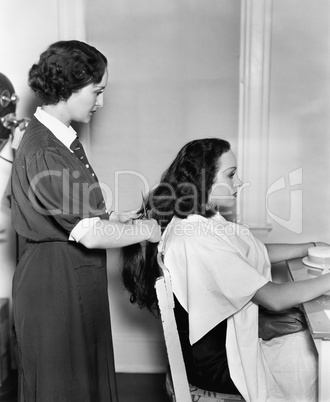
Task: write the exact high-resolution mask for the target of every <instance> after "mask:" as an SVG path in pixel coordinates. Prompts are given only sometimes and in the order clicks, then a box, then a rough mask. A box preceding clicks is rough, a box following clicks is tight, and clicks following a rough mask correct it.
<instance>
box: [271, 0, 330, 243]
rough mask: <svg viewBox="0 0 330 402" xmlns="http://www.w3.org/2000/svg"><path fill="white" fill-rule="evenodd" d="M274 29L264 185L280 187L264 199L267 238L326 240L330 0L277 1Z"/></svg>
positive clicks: (329, 223)
mask: <svg viewBox="0 0 330 402" xmlns="http://www.w3.org/2000/svg"><path fill="white" fill-rule="evenodd" d="M272 27H273V28H272V53H271V74H270V120H269V153H268V158H269V160H268V166H269V175H268V186H271V185H272V184H274V183H276V182H277V181H278V180H279V179H281V177H283V178H284V180H285V188H283V189H279V190H278V191H276V192H274V193H272V194H271V195H269V199H268V201H269V209H270V211H271V212H272V213H274V215H275V220H274V219H272V218H269V222H270V223H271V225H272V231H271V232H270V233H269V241H270V242H275V241H283V242H294V243H296V242H304V241H311V240H312V241H319V240H323V241H327V242H329V243H330V186H329V183H330V159H329V155H330V135H329V134H330V133H329V131H330V114H329V110H330V58H329V52H330V40H329V34H330V32H329V29H330V28H329V27H330V2H329V1H328V0H315V1H310V0H285V1H283V0H280V1H278V0H276V1H274V2H273V23H272ZM298 169H302V171H301V176H302V177H301V180H300V177H299V175H300V171H299V170H298ZM297 170H298V171H297ZM296 171H297V173H296V174H297V176H296V178H297V179H298V181H297V183H296V184H294V182H292V181H291V183H292V185H291V186H290V182H289V174H290V173H291V172H293V173H291V174H293V175H294V174H295V173H294V172H296ZM291 179H292V177H291ZM300 182H301V183H300ZM299 191H301V193H300V192H299ZM295 197H296V198H295ZM300 198H301V199H302V206H301V208H300ZM290 200H292V205H291V207H290V203H291V202H290ZM277 217H280V218H281V219H284V220H286V221H287V222H284V223H285V225H286V226H287V227H284V226H283V225H282V224H281V223H283V222H281V221H280V222H279V221H278V220H277ZM299 221H301V222H302V225H299ZM299 232H300V233H299Z"/></svg>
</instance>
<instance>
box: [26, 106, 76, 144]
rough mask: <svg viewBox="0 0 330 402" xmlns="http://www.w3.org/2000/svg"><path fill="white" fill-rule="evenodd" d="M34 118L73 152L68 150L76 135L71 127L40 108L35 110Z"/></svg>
mask: <svg viewBox="0 0 330 402" xmlns="http://www.w3.org/2000/svg"><path fill="white" fill-rule="evenodd" d="M34 116H35V117H36V118H37V119H38V120H39V121H40V123H42V124H43V125H44V126H46V127H47V128H48V129H49V130H50V131H51V132H52V133H53V134H54V135H55V137H56V138H57V139H58V140H60V141H61V142H62V144H64V145H65V146H66V147H67V148H68V149H69V150H70V152H73V151H72V149H70V145H71V144H72V142H73V141H74V140H75V139H76V138H77V133H76V131H75V130H74V129H73V128H72V127H71V126H69V127H67V126H66V125H65V124H63V123H62V122H61V121H59V120H58V119H56V118H55V117H53V116H51V115H50V114H49V113H47V112H45V111H44V110H42V109H41V107H38V108H37V110H36V112H35V114H34Z"/></svg>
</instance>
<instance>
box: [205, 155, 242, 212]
mask: <svg viewBox="0 0 330 402" xmlns="http://www.w3.org/2000/svg"><path fill="white" fill-rule="evenodd" d="M219 165H220V168H219V171H218V174H217V176H216V180H215V182H214V184H213V186H212V189H211V194H210V198H209V200H210V202H211V203H212V204H213V206H214V207H216V208H217V209H221V208H228V207H232V206H233V205H234V204H235V203H236V197H237V192H238V189H239V187H240V186H241V185H242V182H241V180H240V179H239V177H238V176H237V171H236V169H237V161H236V156H235V154H234V153H233V151H230V150H229V151H228V152H225V153H224V154H222V156H221V157H220V158H219Z"/></svg>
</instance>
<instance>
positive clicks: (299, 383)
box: [123, 138, 330, 402]
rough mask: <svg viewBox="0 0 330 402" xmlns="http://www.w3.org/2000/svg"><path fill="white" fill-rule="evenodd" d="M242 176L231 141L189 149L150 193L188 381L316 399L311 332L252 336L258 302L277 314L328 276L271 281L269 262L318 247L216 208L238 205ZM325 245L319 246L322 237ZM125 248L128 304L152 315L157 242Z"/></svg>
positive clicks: (320, 290) (320, 288) (250, 397)
mask: <svg viewBox="0 0 330 402" xmlns="http://www.w3.org/2000/svg"><path fill="white" fill-rule="evenodd" d="M241 184H242V183H241V181H240V179H239V178H238V176H237V172H236V158H235V155H234V153H233V152H232V151H231V149H230V144H229V143H228V142H227V141H224V140H221V139H216V138H210V139H201V140H195V141H192V142H190V143H188V144H187V145H185V146H184V147H183V148H182V149H181V150H180V152H179V153H178V155H177V157H176V158H175V160H174V161H173V163H172V164H171V165H170V167H169V168H168V169H167V170H166V171H165V173H164V174H163V175H162V177H161V181H160V183H159V184H158V185H157V186H156V188H155V189H154V190H153V191H151V192H150V194H149V195H148V197H147V199H146V203H145V204H146V209H147V210H148V211H149V212H148V214H149V216H152V217H153V218H155V219H156V220H157V221H158V223H159V224H160V225H161V226H162V231H163V235H162V241H161V242H160V244H159V245H158V250H160V251H162V253H163V254H164V262H165V265H166V266H167V267H168V269H169V270H170V273H171V277H172V283H173V291H174V294H175V298H176V308H175V310H176V320H177V324H178V329H179V333H180V338H181V345H182V349H183V353H184V359H185V364H186V368H187V373H188V379H189V381H190V382H191V383H192V384H193V385H196V386H199V387H201V388H204V389H207V390H214V391H218V392H226V393H240V394H241V395H243V397H244V398H245V400H246V401H260V402H265V401H275V400H276V401H280V400H281V401H298V400H299V401H309V402H310V401H313V400H315V398H316V382H317V381H316V380H317V364H316V363H317V362H316V356H315V350H314V348H313V345H312V342H311V339H310V335H309V333H308V331H302V332H299V333H295V334H289V335H285V336H282V337H280V338H275V339H272V340H270V341H268V342H267V341H263V340H262V339H260V338H259V337H258V310H259V305H261V306H264V307H266V308H267V309H269V310H274V311H279V310H283V309H286V308H290V307H293V306H296V305H298V304H300V303H303V302H306V301H308V300H311V299H314V298H315V297H318V296H320V295H322V294H324V293H325V292H327V291H329V290H330V275H329V274H326V275H323V276H319V277H315V279H311V280H306V281H300V282H288V283H280V284H277V283H274V282H272V280H271V263H275V262H279V261H283V260H287V259H291V258H297V257H303V256H305V255H307V250H308V248H310V247H313V245H315V244H314V243H304V244H294V245H293V244H292V245H289V244H269V245H266V246H265V245H264V244H262V243H261V242H260V241H259V240H257V239H256V238H255V237H254V236H253V235H252V233H251V232H250V231H249V229H248V228H247V227H245V226H241V225H238V224H235V223H232V222H229V221H227V220H226V219H225V218H224V217H223V216H222V215H221V214H220V212H219V211H221V210H223V209H224V208H228V207H232V206H233V205H234V203H235V200H236V196H237V193H238V191H239V187H240V186H241ZM318 245H325V243H318ZM141 250H142V249H141V247H140V248H139V247H136V245H134V246H129V247H127V248H125V249H124V269H123V281H124V285H125V286H126V288H127V290H128V291H129V292H130V294H131V296H130V300H131V302H133V303H138V305H139V306H140V307H144V306H146V307H148V308H149V309H150V310H151V311H157V300H156V295H155V291H154V282H155V279H156V277H157V275H158V269H157V267H156V255H157V251H158V250H157V248H156V247H155V245H152V244H148V245H147V250H146V255H145V257H143V255H142V251H141Z"/></svg>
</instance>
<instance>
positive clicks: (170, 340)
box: [155, 253, 244, 402]
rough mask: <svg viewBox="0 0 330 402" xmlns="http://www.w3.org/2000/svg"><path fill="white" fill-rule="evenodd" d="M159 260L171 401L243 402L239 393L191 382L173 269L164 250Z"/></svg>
mask: <svg viewBox="0 0 330 402" xmlns="http://www.w3.org/2000/svg"><path fill="white" fill-rule="evenodd" d="M157 261H158V265H159V277H158V278H157V279H156V283H155V289H156V293H157V299H158V305H159V309H160V314H161V320H162V324H163V332H164V338H165V344H166V349H167V355H168V360H169V365H170V373H167V375H166V384H165V385H166V391H167V394H168V395H169V397H170V400H171V401H172V402H191V401H194V402H197V401H198V402H231V401H244V399H243V398H242V397H241V396H240V395H231V394H222V393H218V392H213V391H207V390H203V389H200V388H198V387H195V386H193V385H190V384H189V382H188V379H187V373H186V368H185V364H184V360H183V355H182V349H181V344H180V338H179V333H178V330H177V326H176V321H175V316H174V298H173V291H172V282H171V276H170V272H169V270H168V269H167V268H166V267H165V265H164V263H163V256H162V253H158V256H157Z"/></svg>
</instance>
